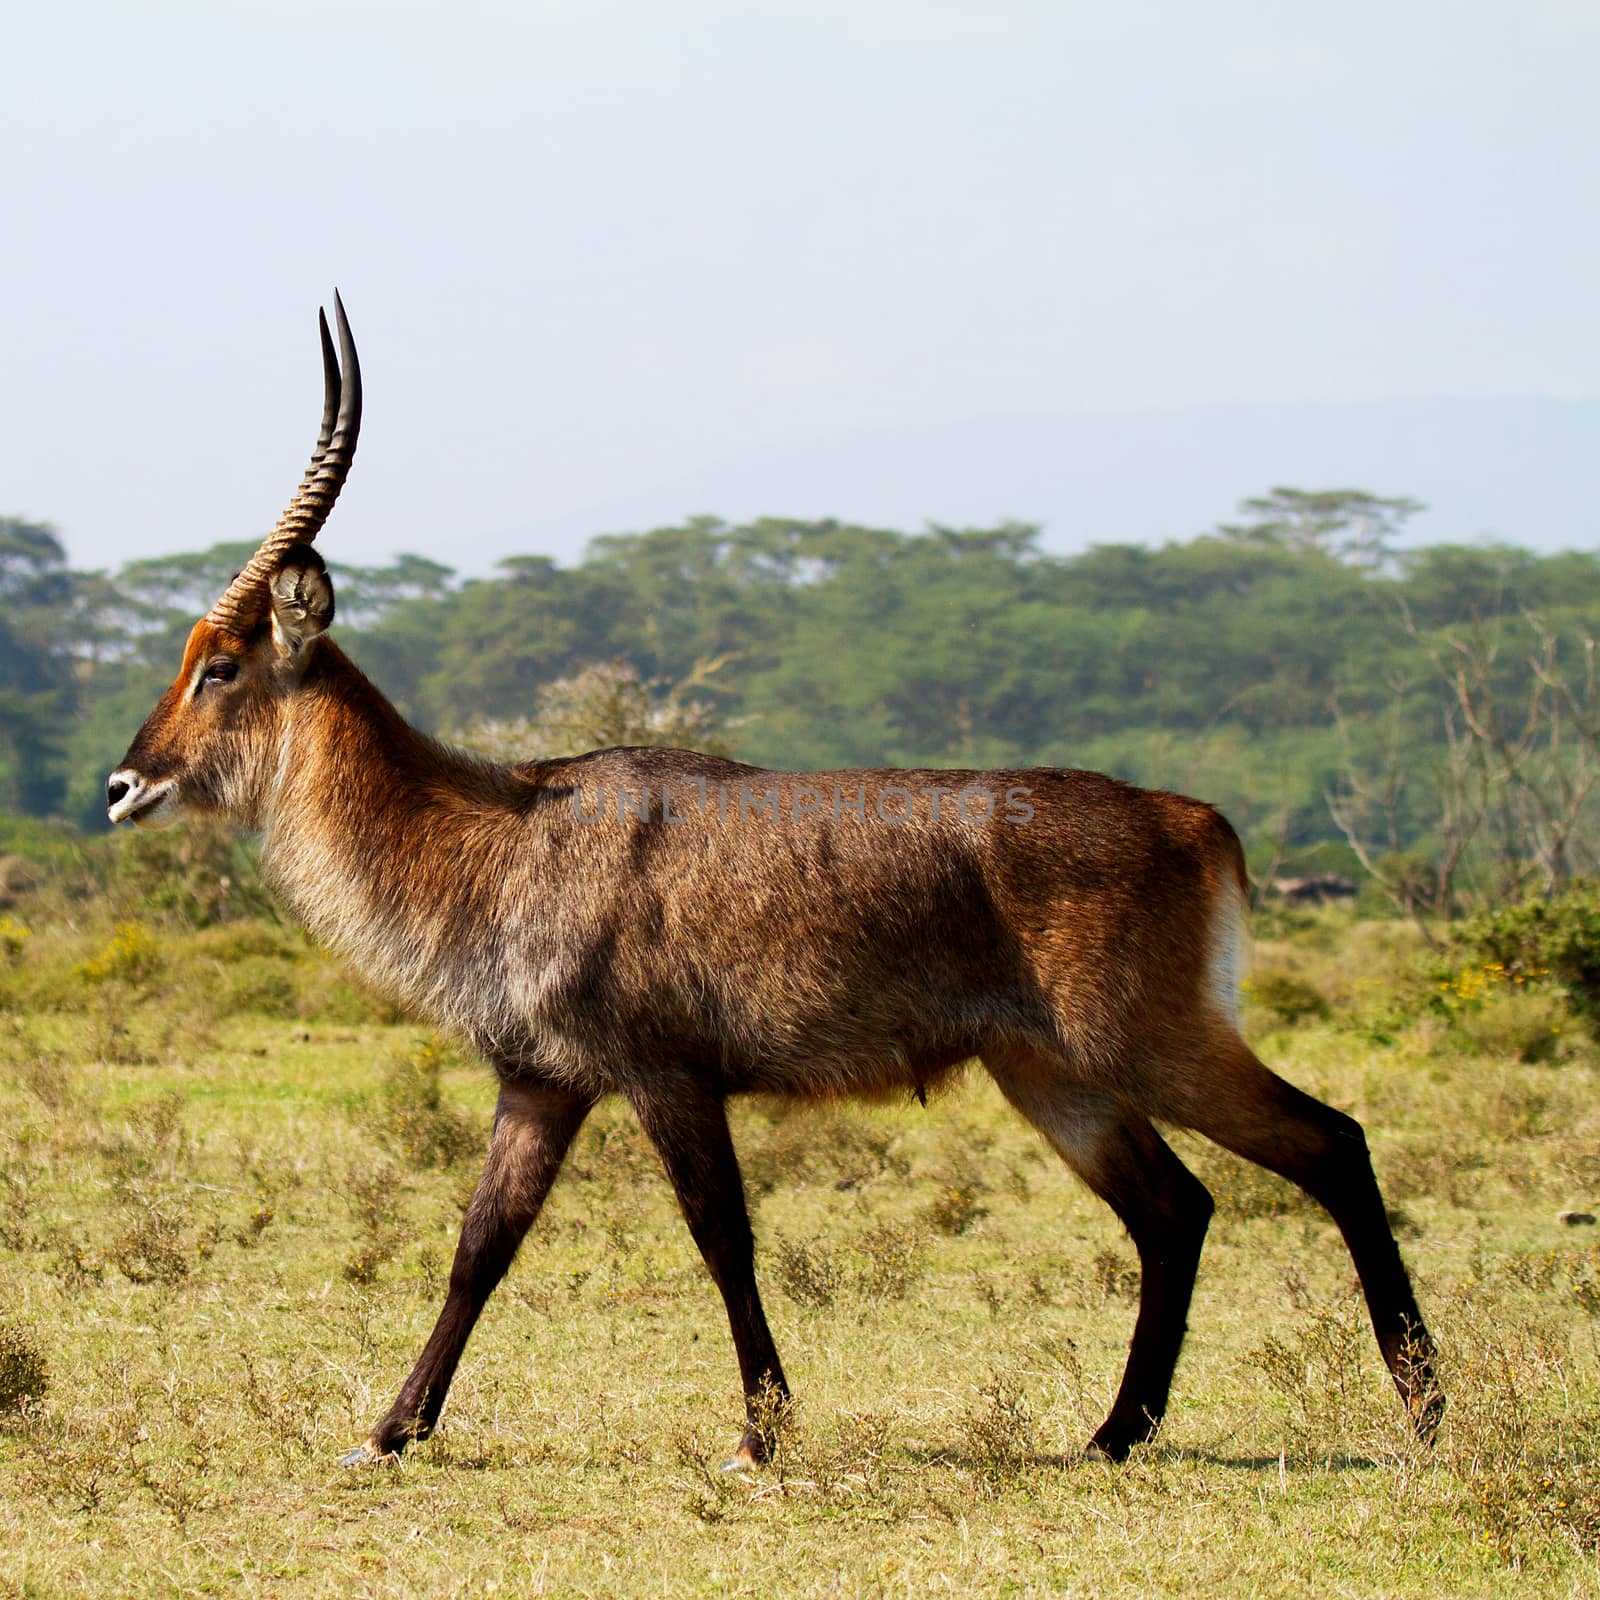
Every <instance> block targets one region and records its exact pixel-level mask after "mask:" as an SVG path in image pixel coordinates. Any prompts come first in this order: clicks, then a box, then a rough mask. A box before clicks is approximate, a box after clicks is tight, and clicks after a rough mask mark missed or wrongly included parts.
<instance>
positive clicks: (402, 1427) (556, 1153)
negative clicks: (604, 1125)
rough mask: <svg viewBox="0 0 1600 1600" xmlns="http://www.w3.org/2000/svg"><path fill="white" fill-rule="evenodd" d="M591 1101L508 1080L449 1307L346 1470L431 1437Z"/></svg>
mask: <svg viewBox="0 0 1600 1600" xmlns="http://www.w3.org/2000/svg"><path fill="white" fill-rule="evenodd" d="M593 1103H594V1102H593V1101H592V1100H587V1099H584V1098H582V1097H580V1096H578V1095H574V1094H571V1093H569V1092H567V1091H566V1090H562V1089H553V1088H550V1087H548V1086H547V1085H544V1084H530V1083H518V1082H515V1081H509V1082H505V1083H502V1085H501V1087H500V1101H499V1104H498V1105H497V1106H496V1107H495V1113H494V1136H493V1137H492V1138H491V1139H490V1141H489V1159H488V1161H487V1162H486V1163H485V1164H484V1169H483V1176H482V1177H481V1178H480V1179H479V1180H478V1187H477V1188H476V1190H474V1191H473V1195H472V1203H471V1204H470V1205H469V1206H468V1207H467V1215H466V1219H465V1221H464V1222H463V1223H462V1225H461V1240H460V1243H458V1244H457V1246H456V1256H455V1261H454V1263H453V1264H452V1265H451V1268H450V1289H449V1293H448V1294H447V1295H446V1297H445V1302H444V1309H443V1310H442V1311H441V1312H440V1313H439V1320H438V1322H436V1323H435V1324H434V1329H433V1333H432V1335H431V1336H430V1337H429V1339H428V1342H427V1344H426V1345H425V1346H424V1347H423V1351H422V1355H421V1356H420V1357H419V1358H418V1360H417V1364H416V1366H415V1367H413V1368H412V1370H411V1376H410V1377H409V1378H407V1379H406V1381H405V1384H404V1386H403V1387H402V1388H401V1390H400V1393H399V1395H398V1397H397V1398H396V1399H395V1403H394V1404H393V1405H392V1406H390V1407H389V1409H388V1411H387V1412H386V1413H385V1415H384V1417H383V1419H382V1421H380V1422H379V1423H378V1424H377V1426H376V1427H375V1428H373V1430H372V1433H371V1435H370V1436H369V1437H368V1439H367V1442H366V1443H365V1444H363V1445H359V1446H357V1448H356V1449H354V1450H352V1451H350V1453H349V1454H348V1455H346V1456H345V1457H343V1460H342V1463H341V1464H342V1465H344V1466H356V1465H359V1464H360V1463H362V1462H365V1461H373V1460H377V1459H378V1458H379V1457H381V1456H388V1455H393V1454H396V1453H398V1452H399V1451H400V1450H403V1449H404V1448H405V1446H406V1445H407V1443H409V1442H410V1441H411V1440H412V1439H425V1438H427V1436H428V1435H429V1434H430V1433H431V1432H432V1431H433V1427H434V1424H435V1423H436V1422H438V1420H439V1412H440V1411H441V1410H442V1409H443V1407H444V1397H445V1395H446V1393H447V1392H448V1391H449V1388H450V1380H451V1378H453V1377H454V1376H455V1370H456V1364H457V1362H459V1361H460V1360H461V1352H462V1351H463V1350H464V1349H465V1348H466V1344H467V1339H468V1337H469V1336H470V1335H471V1333H472V1329H473V1325H474V1324H475V1323H476V1322H477V1320H478V1313H479V1312H481V1311H482V1310H483V1306H484V1302H485V1301H486V1300H487V1299H488V1298H489V1296H490V1294H492V1293H493V1291H494V1287H495V1285H496V1284H497V1283H499V1282H500V1280H501V1279H502V1278H503V1277H504V1276H505V1275H506V1269H507V1268H508V1267H510V1265H511V1262H512V1258H513V1257H514V1256H515V1255H516V1253H517V1247H518V1246H519V1245H520V1244H521V1243H522V1240H523V1237H524V1235H526V1233H527V1231H528V1229H529V1228H530V1227H531V1226H532V1224H533V1221H534V1218H536V1217H537V1216H538V1215H539V1209H540V1207H541V1206H543V1204H544V1201H545V1196H546V1195H547V1194H549V1192H550V1186H551V1184H553V1183H554V1182H555V1181H556V1174H557V1173H558V1172H559V1171H560V1170H561V1162H562V1159H563V1158H564V1157H565V1156H566V1153H567V1150H568V1147H569V1146H570V1145H571V1144H572V1140H573V1137H574V1135H575V1134H576V1133H577V1131H578V1129H579V1128H580V1127H582V1126H583V1119H584V1118H585V1117H586V1116H587V1115H588V1114H589V1108H590V1107H591V1106H592V1105H593Z"/></svg>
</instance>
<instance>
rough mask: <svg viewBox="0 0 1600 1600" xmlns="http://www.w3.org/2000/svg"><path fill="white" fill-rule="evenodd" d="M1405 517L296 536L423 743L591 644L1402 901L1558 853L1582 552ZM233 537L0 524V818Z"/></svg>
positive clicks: (698, 689) (790, 759)
mask: <svg viewBox="0 0 1600 1600" xmlns="http://www.w3.org/2000/svg"><path fill="white" fill-rule="evenodd" d="M1417 509H1418V507H1417V505H1416V503H1415V502H1413V501H1410V500H1404V499H1384V498H1381V497H1378V496H1374V495H1370V494H1366V493H1362V492H1357V491H1329V492H1304V491H1298V490H1293V489H1278V490H1274V491H1272V492H1271V493H1270V494H1267V495H1264V496H1262V497H1260V498H1257V499H1254V500H1250V501H1246V502H1245V503H1244V505H1243V507H1242V508H1241V514H1240V517H1239V519H1238V520H1236V521H1234V522H1232V523H1229V524H1225V525H1223V526H1221V527H1219V528H1217V529H1215V530H1213V531H1212V532H1211V533H1208V534H1205V535H1202V536H1200V537H1198V538H1194V539H1190V540H1187V541H1182V542H1174V543H1170V544H1166V545H1163V546H1160V547H1151V546H1144V545H1134V544H1112V543H1108V544H1101V545H1096V546H1094V547H1093V548H1091V549H1089V550H1086V551H1084V552H1082V553H1081V554H1077V555H1071V556H1058V555H1052V554H1049V553H1047V552H1045V551H1044V550H1042V549H1041V547H1040V538H1039V530H1038V529H1036V528H1034V527H1031V526H1027V525H1022V524H1014V523H1007V524H1003V525H1000V526H997V527H989V528H951V527H943V526H937V525H935V526H932V527H930V528H928V529H927V530H926V531H924V532H921V533H906V532H901V531H896V530H892V529H885V528H873V527H863V526H857V525H853V524H848V523H843V522H835V521H795V520H789V519H783V518H762V519H759V520H756V521H752V522H747V523H727V522H723V521H720V520H718V519H716V518H712V517H698V518H694V519H691V520H689V521H687V522H684V523H681V524H678V525H675V526H671V527H662V528H655V529H651V530H649V531H647V532H642V533H629V534H616V535H607V536H604V537H601V538H597V539H595V540H594V541H593V542H592V543H591V544H590V546H589V548H588V551H587V552H586V554H585V556H584V558H583V559H582V560H581V561H579V562H577V563H576V564H574V565H571V566H567V567H563V566H559V565H557V564H556V563H555V562H554V561H552V560H550V559H548V558H545V557H542V556H519V557H514V558H512V559H510V560H507V561H503V562H501V563H500V564H499V567H498V568H497V570H496V572H495V574H494V575H493V576H492V577H488V578H475V579H468V580H464V581H463V580H459V579H458V578H457V577H456V575H455V574H454V573H452V572H451V571H450V569H449V568H448V567H445V566H443V565H441V564H439V563H437V562H433V561H429V560H425V559H422V558H420V557H416V556H402V557H400V558H398V559H397V560H396V561H394V562H392V563H390V564H388V565H386V566H381V567H371V568H360V567H346V566H343V565H339V564H337V552H336V551H331V552H330V555H332V556H333V558H334V560H335V563H336V564H335V566H334V568H333V572H334V577H335V581H336V584H337V586H338V607H339V626H340V635H339V636H340V638H341V640H342V642H343V643H344V644H345V647H346V648H347V649H348V650H349V651H350V652H351V653H352V654H353V655H354V657H355V658H356V660H357V661H358V662H360V663H361V665H362V666H363V667H364V668H365V669H366V670H367V671H368V672H369V673H370V675H371V676H372V677H373V678H374V679H375V680H376V681H377V682H378V683H379V684H380V685H381V686H382V687H383V689H384V690H385V692H386V693H388V694H389V695H390V697H391V698H392V699H394V700H395V701H396V703H397V704H398V705H399V706H400V707H401V708H402V710H403V711H405V712H406V713H407V714H408V715H409V716H411V717H412V718H413V719H414V720H416V721H417V722H419V723H420V724H421V725H423V726H424V727H426V728H429V729H431V730H433V731H435V732H439V733H441V734H443V735H445V736H449V737H464V738H467V739H469V740H470V739H471V738H472V734H473V730H474V728H480V727H482V726H484V725H486V724H493V725H498V726H506V725H509V726H512V727H515V726H516V725H517V719H519V718H524V719H525V718H528V717H530V716H531V715H533V714H534V712H535V709H536V707H537V706H538V705H539V703H540V697H541V694H542V693H544V694H548V692H549V690H550V686H551V685H552V684H554V683H556V682H557V681H558V680H570V679H571V677H572V675H573V674H574V673H577V672H580V671H581V670H582V669H583V668H585V667H588V666H593V665H596V664H603V663H622V664H625V666H626V668H627V670H628V671H629V672H631V673H633V674H634V675H635V676H636V677H637V679H638V681H639V682H640V683H643V684H654V685H658V686H660V689H661V691H662V692H664V691H665V690H666V689H668V688H670V687H672V686H681V685H683V684H685V683H692V684H693V686H694V694H695V703H696V705H697V706H699V707H700V712H699V713H698V714H697V715H698V720H696V721H692V722H691V723H690V724H689V726H691V727H693V728H696V729H700V730H703V731H704V732H705V733H706V736H707V737H709V736H710V735H711V732H712V730H713V729H714V730H715V732H716V736H717V737H718V738H719V740H720V742H721V744H722V745H723V747H731V748H732V749H733V751H734V752H735V753H736V754H737V755H739V756H740V757H742V758H744V759H746V760H749V761H754V762H758V763H761V764H765V765H771V766H780V767H792V768H828V767H838V766H859V765H880V764H894V765H933V766H1027V765H1034V764H1050V765H1060V766H1087V767H1095V768H1099V769H1102V770H1106V771H1110V772H1114V773H1117V774H1119V775H1121V776H1124V777H1127V778H1129V779H1131V780H1133V781H1135V782H1139V783H1145V784H1152V785H1156V786H1161V787H1170V788H1177V789H1182V790H1185V791H1187V792H1190V793H1195V794H1199V795H1203V796H1204V797H1206V798H1208V799H1212V800H1214V801H1216V802H1217V803H1218V804H1219V805H1221V806H1222V807H1223V808H1224V810H1226V811H1227V813H1228V814H1229V815H1230V816H1231V817H1232V818H1233V819H1234V821H1235V823H1236V824H1237V825H1238V826H1239V827H1240V828H1241V831H1242V832H1243V833H1244V834H1245V836H1246V839H1247V843H1248V845H1249V847H1250V851H1251V855H1252V860H1253V861H1255V862H1256V863H1257V864H1258V865H1261V864H1262V863H1266V862H1269V861H1270V862H1288V863H1294V862H1299V863H1301V864H1303V865H1311V864H1314V863H1315V864H1320V865H1324V866H1328V865H1336V864H1338V863H1340V862H1352V863H1353V862H1354V861H1355V860H1356V858H1357V857H1360V858H1362V859H1364V860H1365V861H1366V862H1367V864H1368V866H1369V867H1371V868H1373V869H1374V870H1375V871H1377V872H1378V873H1379V875H1380V881H1382V880H1383V878H1384V877H1385V876H1386V878H1387V881H1388V883H1389V885H1390V888H1391V890H1392V892H1393V894H1394V895H1397V896H1399V897H1400V899H1402V900H1403V899H1405V898H1406V897H1408V896H1410V897H1412V898H1415V897H1417V896H1424V897H1425V896H1427V895H1433V896H1435V897H1436V898H1437V897H1438V896H1439V895H1441V894H1444V895H1450V894H1454V893H1456V892H1458V891H1459V889H1460V888H1461V887H1462V886H1463V885H1465V884H1468V883H1469V881H1475V880H1473V879H1472V874H1473V873H1474V872H1475V873H1477V874H1478V875H1479V876H1480V877H1481V876H1482V874H1483V873H1484V872H1485V871H1488V870H1490V869H1491V868H1492V869H1493V870H1494V871H1496V872H1501V873H1502V876H1504V877H1506V879H1507V881H1511V880H1513V879H1517V880H1518V881H1519V882H1524V883H1525V882H1527V881H1530V879H1537V878H1539V877H1541V876H1542V877H1544V878H1550V877H1552V876H1554V877H1560V876H1565V875H1568V874H1571V873H1575V872H1582V871H1587V870H1591V862H1590V854H1591V850H1590V840H1591V835H1593V834H1594V830H1593V828H1592V826H1591V822H1592V819H1591V817H1590V815H1589V812H1590V804H1589V802H1590V798H1591V797H1590V792H1589V785H1590V782H1591V780H1590V778H1589V775H1588V764H1587V763H1588V757H1589V755H1590V754H1592V753H1596V751H1597V750H1600V697H1596V696H1595V693H1594V691H1595V682H1594V679H1595V670H1594V669H1595V662H1594V651H1593V646H1592V644H1590V643H1589V642H1588V641H1589V640H1590V637H1591V634H1592V633H1593V632H1594V630H1595V626H1596V623H1597V621H1600V556H1597V555H1594V554H1590V553H1587V552H1566V553H1562V554H1557V555H1550V556H1539V555H1536V554H1534V553H1532V552H1529V551H1527V550H1523V549H1519V548H1515V547H1512V546H1506V545H1484V544H1439V545H1431V546H1425V547H1420V548H1400V547H1399V545H1398V543H1397V536H1398V535H1399V533H1400V531H1401V529H1402V527H1403V524H1404V522H1405V519H1406V518H1407V517H1408V516H1409V515H1411V514H1412V513H1413V512H1414V511H1415V510H1417ZM250 549H251V546H249V545H247V544H246V545H232V544H224V545H217V546H215V547H213V548H212V549H210V550H207V551H204V552H200V553H197V554H185V555H176V556H169V557H163V558H159V559H151V560H142V561H135V562H130V563H128V564H127V565H125V566H123V567H121V568H119V569H118V570H116V571H114V572H109V573H84V572H75V571H72V570H70V569H69V567H68V565H67V562H66V559H65V555H64V552H63V550H62V546H61V544H60V542H59V540H58V538H57V537H56V536H55V534H54V532H53V531H52V530H51V529H50V528H49V527H47V526H44V525H41V524H38V523H30V522H27V521H25V520H22V519H19V518H10V519H0V809H7V810H11V811H16V812H23V813H28V814H32V815H54V816H59V817H64V818H67V819H69V820H71V821H73V822H75V823H78V824H79V825H82V826H85V827H93V826H98V825H99V818H100V806H101V799H100V796H101V793H102V785H103V782H104V778H105V775H106V773H107V771H108V769H109V768H110V767H111V765H112V764H113V763H114V762H115V760H116V759H117V758H118V756H119V755H120V754H121V752H122V750H123V749H124V748H125V746H126V744H127V741H128V739H129V737H130V735H131V733H132V731H133V730H134V729H135V728H136V727H137V726H138V724H139V722H140V720H141V719H142V718H143V716H144V715H145V714H146V712H147V711H148V710H149V707H150V705H151V704H152V703H153V700H154V698H155V697H156V695H158V694H159V693H160V692H161V690H162V689H163V688H164V687H165V685H166V684H167V683H168V682H170V680H171V676H172V673H173V672H174V670H175V668H176V664H177V661H178V659H179V656H180V653H181V649H182V642H183V638H184V636H185V634H186V632H187V629H188V628H189V626H190V624H191V623H192V622H193V620H194V618H195V617H196V616H198V615H200V614H201V613H203V612H204V611H205V610H207V609H208V608H209V606H210V604H211V602H212V601H213V600H214V599H215V597H216V595H217V594H219V593H220V592H221V590H222V589H223V587H224V586H225V584H226V582H227V580H228V578H229V576H230V575H231V574H232V572H233V571H234V570H236V568H237V567H238V566H240V565H241V564H242V563H243V561H244V560H245V559H246V557H247V556H248V554H249V552H250ZM1591 710H1592V711H1593V712H1594V713H1595V715H1594V717H1593V718H1591V717H1590V712H1591ZM670 722H671V719H668V723H669V724H670ZM664 725H667V724H664ZM1586 741H1587V742H1586ZM1597 770H1600V763H1597ZM1530 796H1532V797H1531V798H1530ZM1569 813H1570V815H1569ZM1530 829H1531V830H1533V831H1534V833H1539V830H1541V829H1542V830H1543V833H1542V834H1540V836H1539V838H1538V839H1537V840H1530V839H1529V838H1528V837H1527V835H1528V833H1529V830H1530ZM1463 834H1464V835H1465V837H1463ZM1558 836H1559V837H1558ZM1519 837H1521V839H1522V843H1521V844H1520V845H1519V844H1518V842H1517V841H1518V839H1519ZM1595 843H1596V844H1597V845H1600V837H1597V838H1596V839H1595ZM1535 845H1537V849H1535V848H1534V846H1535ZM1540 850H1542V851H1543V856H1544V862H1543V865H1539V864H1538V863H1537V862H1535V864H1534V866H1533V867H1532V869H1531V871H1530V869H1529V867H1528V862H1529V860H1530V859H1532V858H1533V857H1534V856H1536V855H1537V854H1538V853H1539V851H1540ZM1519 851H1520V857H1519V860H1518V861H1517V862H1515V863H1513V862H1511V861H1510V860H1509V858H1508V853H1509V854H1510V855H1515V854H1518V852H1519ZM1497 855H1498V857H1500V858H1506V859H1502V860H1500V863H1499V865H1498V866H1495V862H1496V859H1497ZM1502 869H1503V870H1502ZM1441 871H1443V872H1444V873H1445V876H1446V878H1447V879H1448V881H1447V882H1446V883H1444V884H1443V886H1442V887H1441V881H1440V873H1441ZM1519 873H1520V874H1521V877H1520V879H1518V874H1519ZM1397 903H1398V902H1397Z"/></svg>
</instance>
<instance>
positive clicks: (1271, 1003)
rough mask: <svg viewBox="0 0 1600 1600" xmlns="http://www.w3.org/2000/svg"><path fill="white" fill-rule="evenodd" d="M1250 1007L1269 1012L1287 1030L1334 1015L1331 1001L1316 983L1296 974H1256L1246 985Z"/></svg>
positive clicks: (1245, 990) (1247, 980) (1245, 995)
mask: <svg viewBox="0 0 1600 1600" xmlns="http://www.w3.org/2000/svg"><path fill="white" fill-rule="evenodd" d="M1242 991H1243V994H1244V998H1245V1001H1246V1003H1247V1004H1249V1005H1252V1006H1259V1007H1260V1008H1261V1009H1262V1010H1263V1011H1269V1012H1271V1013H1272V1015H1273V1016H1274V1017H1276V1018H1277V1020H1278V1021H1279V1022H1281V1023H1283V1025H1284V1026H1285V1027H1289V1028H1292V1027H1294V1026H1295V1024H1296V1023H1299V1022H1304V1021H1305V1020H1306V1019H1307V1018H1308V1017H1314V1018H1316V1019H1317V1020H1318V1021H1321V1020H1323V1019H1325V1018H1326V1017H1328V1016H1329V1015H1330V1014H1331V1013H1330V1011H1329V1007H1328V1001H1327V997H1326V996H1325V995H1324V994H1323V993H1322V991H1321V990H1320V989H1318V988H1317V986H1316V985H1315V984H1313V983H1308V982H1307V981H1306V980H1305V979H1304V978H1301V977H1297V976H1296V975H1295V974H1294V973H1292V972H1270V971H1269V972H1258V973H1253V974H1252V975H1251V976H1250V977H1249V978H1247V979H1246V980H1245V982H1244V984H1243V985H1242Z"/></svg>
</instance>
